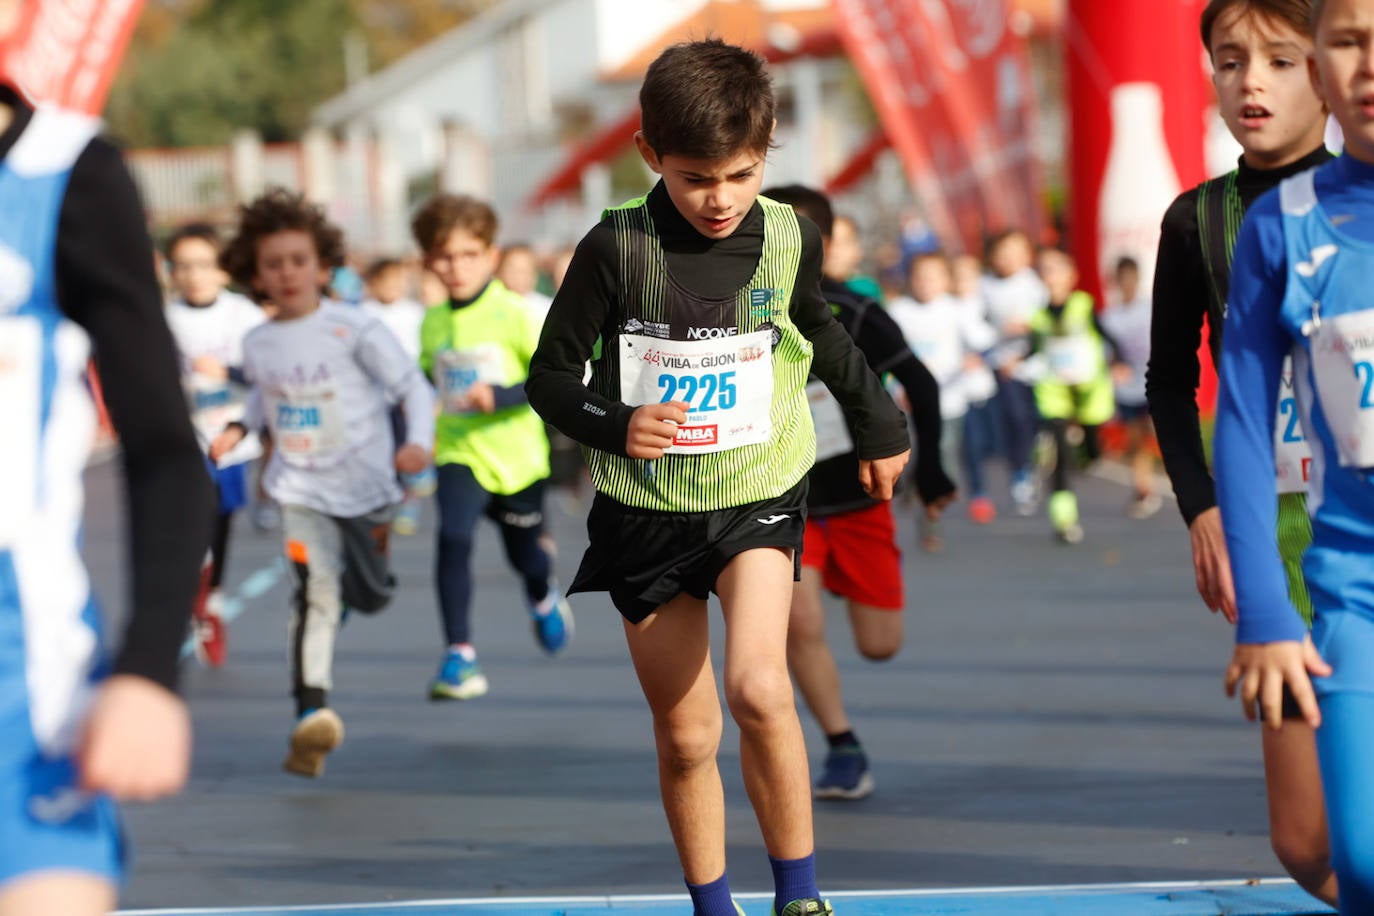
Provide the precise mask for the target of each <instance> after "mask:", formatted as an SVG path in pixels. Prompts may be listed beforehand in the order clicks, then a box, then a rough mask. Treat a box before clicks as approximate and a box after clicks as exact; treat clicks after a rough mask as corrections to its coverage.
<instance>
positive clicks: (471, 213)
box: [410, 194, 499, 254]
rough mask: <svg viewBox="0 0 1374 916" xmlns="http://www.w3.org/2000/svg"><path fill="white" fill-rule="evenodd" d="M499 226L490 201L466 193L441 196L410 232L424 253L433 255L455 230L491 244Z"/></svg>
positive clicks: (417, 218)
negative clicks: (432, 252)
mask: <svg viewBox="0 0 1374 916" xmlns="http://www.w3.org/2000/svg"><path fill="white" fill-rule="evenodd" d="M498 225H499V223H498V221H497V219H496V211H495V210H493V209H492V208H491V205H490V204H488V203H487V202H486V201H483V200H478V199H477V198H475V197H469V196H468V195H466V194H437V195H435V196H434V197H431V198H430V199H429V200H428V201H427V202H426V203H425V205H424V206H423V207H421V208H420V209H419V211H418V212H417V213H416V214H415V218H414V219H412V220H411V221H410V233H411V235H413V236H414V237H415V244H417V245H419V246H420V250H421V251H423V252H424V253H425V254H429V253H430V252H431V251H433V250H434V249H436V248H438V247H439V246H440V245H443V244H444V243H445V242H447V241H448V237H449V236H450V235H452V234H453V231H454V230H455V229H462V230H463V231H464V232H467V233H469V234H470V235H472V236H474V237H475V238H477V239H480V240H481V241H482V242H484V243H485V244H487V245H491V244H493V243H494V242H495V241H496V229H497V226H498Z"/></svg>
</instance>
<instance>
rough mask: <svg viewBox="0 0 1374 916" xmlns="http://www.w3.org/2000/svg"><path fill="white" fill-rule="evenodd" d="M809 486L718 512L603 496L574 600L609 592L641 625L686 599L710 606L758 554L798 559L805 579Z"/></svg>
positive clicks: (590, 526) (596, 503)
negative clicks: (772, 550)
mask: <svg viewBox="0 0 1374 916" xmlns="http://www.w3.org/2000/svg"><path fill="white" fill-rule="evenodd" d="M805 531H806V480H805V478H803V479H802V481H801V482H800V483H798V484H797V485H796V486H795V487H793V488H792V489H791V490H788V491H787V492H786V493H784V494H782V495H781V496H777V497H774V498H773V499H768V500H764V501H762V502H757V503H749V504H747V505H743V506H735V507H734V508H731V509H718V510H716V511H714V512H658V511H654V510H651V509H637V508H635V507H633V506H627V505H624V504H623V503H619V502H616V501H615V500H614V499H611V498H610V497H609V496H606V495H604V494H601V493H598V494H596V498H595V499H594V500H593V501H592V509H591V514H590V515H588V516H587V534H588V537H589V540H590V544H589V545H588V547H587V553H586V554H585V555H584V556H583V557H582V565H581V567H580V568H579V569H578V570H577V577H576V578H575V579H574V580H573V584H572V587H571V588H570V589H568V592H569V594H572V593H574V592H609V593H610V595H611V601H612V602H613V603H614V604H615V606H616V609H617V610H619V611H620V613H621V614H622V615H623V616H624V617H625V619H626V620H629V621H630V622H631V623H639V622H640V621H641V620H643V619H644V618H645V617H648V616H649V615H650V614H652V613H653V612H654V611H655V610H656V609H657V608H659V607H660V606H661V605H663V604H666V603H667V602H669V601H671V600H673V599H674V598H676V597H677V596H678V595H680V594H682V593H683V592H687V593H688V594H690V595H692V596H693V597H694V598H700V599H702V600H705V599H706V598H707V597H709V596H710V594H711V592H713V591H715V588H716V579H717V578H718V577H719V576H720V573H721V570H723V569H725V566H726V564H727V563H729V562H730V560H732V559H733V558H734V557H735V556H736V555H737V554H740V553H743V552H744V551H746V550H753V549H754V548H756V547H779V548H782V549H784V550H790V551H792V565H793V578H794V579H796V578H800V571H801V553H802V540H803V535H804V534H805Z"/></svg>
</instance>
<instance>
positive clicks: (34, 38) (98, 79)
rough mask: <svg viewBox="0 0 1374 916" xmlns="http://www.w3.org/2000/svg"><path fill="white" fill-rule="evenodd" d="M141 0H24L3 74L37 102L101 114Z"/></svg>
mask: <svg viewBox="0 0 1374 916" xmlns="http://www.w3.org/2000/svg"><path fill="white" fill-rule="evenodd" d="M142 8H143V0H20V9H19V19H18V22H17V24H16V25H15V28H14V31H13V32H12V33H11V35H10V38H9V39H8V40H7V41H6V42H5V43H4V45H3V53H2V54H0V78H3V79H4V80H5V81H6V82H9V83H11V84H13V85H14V86H15V87H16V88H18V89H19V90H20V91H21V92H23V93H24V95H25V96H26V97H27V98H28V99H29V100H30V101H31V102H33V103H34V104H44V105H55V106H57V107H59V108H66V109H68V110H71V111H79V112H83V113H85V114H89V115H98V114H100V111H101V109H102V108H104V107H105V98H106V96H107V95H108V94H109V91H110V84H111V83H112V82H113V81H114V75H115V71H116V70H118V69H119V61H120V59H121V58H122V57H123V56H124V50H125V48H126V47H128V44H129V37H130V36H131V35H132V34H133V30H134V24H135V23H136V22H137V20H138V14H139V11H140V10H142Z"/></svg>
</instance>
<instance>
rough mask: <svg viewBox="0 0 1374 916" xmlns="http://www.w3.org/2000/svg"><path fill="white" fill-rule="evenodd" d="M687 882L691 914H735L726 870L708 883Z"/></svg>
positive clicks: (697, 915)
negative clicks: (690, 898)
mask: <svg viewBox="0 0 1374 916" xmlns="http://www.w3.org/2000/svg"><path fill="white" fill-rule="evenodd" d="M685 883H686V884H687V893H689V894H691V895H692V913H693V916H735V901H734V900H733V899H732V898H731V897H730V879H729V877H728V873H727V872H722V873H721V876H720V877H719V878H717V879H716V880H714V881H712V882H711V883H709V884H692V883H691V882H690V881H687V882H685Z"/></svg>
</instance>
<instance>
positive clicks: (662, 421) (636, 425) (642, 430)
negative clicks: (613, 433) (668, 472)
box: [625, 401, 687, 461]
mask: <svg viewBox="0 0 1374 916" xmlns="http://www.w3.org/2000/svg"><path fill="white" fill-rule="evenodd" d="M686 422H687V403H686V402H685V401H666V402H664V403H662V404H645V405H644V406H643V407H636V408H635V412H634V413H633V414H631V415H630V428H629V431H628V432H627V433H626V434H625V453H626V454H628V455H629V456H630V457H631V458H641V459H643V460H646V461H654V460H655V459H658V458H662V457H663V453H664V452H666V451H667V450H668V449H669V448H671V447H672V445H673V441H674V440H675V439H676V438H677V428H678V427H679V426H681V425H682V424H683V423H686Z"/></svg>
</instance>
